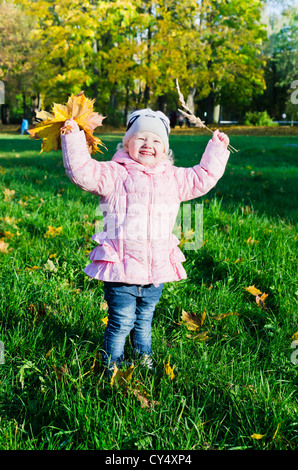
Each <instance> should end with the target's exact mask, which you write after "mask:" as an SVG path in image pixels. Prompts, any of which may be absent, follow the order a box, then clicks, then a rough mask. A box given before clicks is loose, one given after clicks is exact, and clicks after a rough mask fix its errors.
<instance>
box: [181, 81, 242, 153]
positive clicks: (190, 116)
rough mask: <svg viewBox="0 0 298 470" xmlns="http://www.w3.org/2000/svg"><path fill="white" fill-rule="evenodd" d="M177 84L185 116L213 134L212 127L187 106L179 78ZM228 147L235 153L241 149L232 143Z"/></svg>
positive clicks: (182, 112)
mask: <svg viewBox="0 0 298 470" xmlns="http://www.w3.org/2000/svg"><path fill="white" fill-rule="evenodd" d="M176 86H177V91H178V96H179V101H180V103H181V105H182V107H183V108H184V109H185V111H183V110H182V109H179V108H178V111H179V112H180V113H181V114H182V115H183V116H185V117H186V118H187V119H188V120H189V122H191V123H192V124H194V125H195V126H196V127H204V128H205V129H207V130H208V131H210V132H212V134H213V131H212V130H211V129H209V127H207V126H206V125H205V124H204V122H203V121H201V119H200V118H198V117H197V116H195V115H194V114H193V113H192V112H191V111H190V109H189V108H188V107H187V105H186V103H185V100H184V97H183V95H182V93H181V91H180V88H179V83H178V79H176ZM228 149H229V150H230V152H232V153H234V152H238V151H239V150H237V149H235V148H234V147H232V146H231V145H230V144H229V145H228Z"/></svg>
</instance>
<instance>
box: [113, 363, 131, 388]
mask: <svg viewBox="0 0 298 470" xmlns="http://www.w3.org/2000/svg"><path fill="white" fill-rule="evenodd" d="M134 369H135V366H134V365H133V364H132V365H131V366H129V368H128V369H127V370H125V371H122V370H119V369H118V367H117V366H116V364H115V368H114V372H113V375H112V378H111V382H110V385H111V387H112V386H113V385H114V384H115V383H116V382H117V383H118V385H120V387H123V386H125V385H126V384H127V382H129V381H130V380H131V377H132V374H133V371H134Z"/></svg>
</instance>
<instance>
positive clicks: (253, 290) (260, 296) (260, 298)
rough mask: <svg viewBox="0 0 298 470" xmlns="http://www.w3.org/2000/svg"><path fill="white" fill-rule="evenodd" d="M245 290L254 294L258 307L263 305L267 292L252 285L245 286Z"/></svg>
mask: <svg viewBox="0 0 298 470" xmlns="http://www.w3.org/2000/svg"><path fill="white" fill-rule="evenodd" d="M245 290H246V291H247V292H249V293H250V294H252V295H254V296H255V298H256V303H257V305H258V306H259V307H262V308H264V307H265V300H266V298H267V297H268V294H265V293H262V292H261V291H260V290H259V289H257V288H256V287H255V286H254V285H253V286H249V287H245Z"/></svg>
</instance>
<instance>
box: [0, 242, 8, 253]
mask: <svg viewBox="0 0 298 470" xmlns="http://www.w3.org/2000/svg"><path fill="white" fill-rule="evenodd" d="M8 247H9V244H8V243H5V242H4V240H0V252H1V253H8V251H7V248H8Z"/></svg>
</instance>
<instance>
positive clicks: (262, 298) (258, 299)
mask: <svg viewBox="0 0 298 470" xmlns="http://www.w3.org/2000/svg"><path fill="white" fill-rule="evenodd" d="M268 295H269V294H265V293H264V294H262V295H261V296H259V295H257V296H256V302H257V304H258V306H259V307H263V306H264V305H265V300H266V298H267V297H268Z"/></svg>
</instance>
